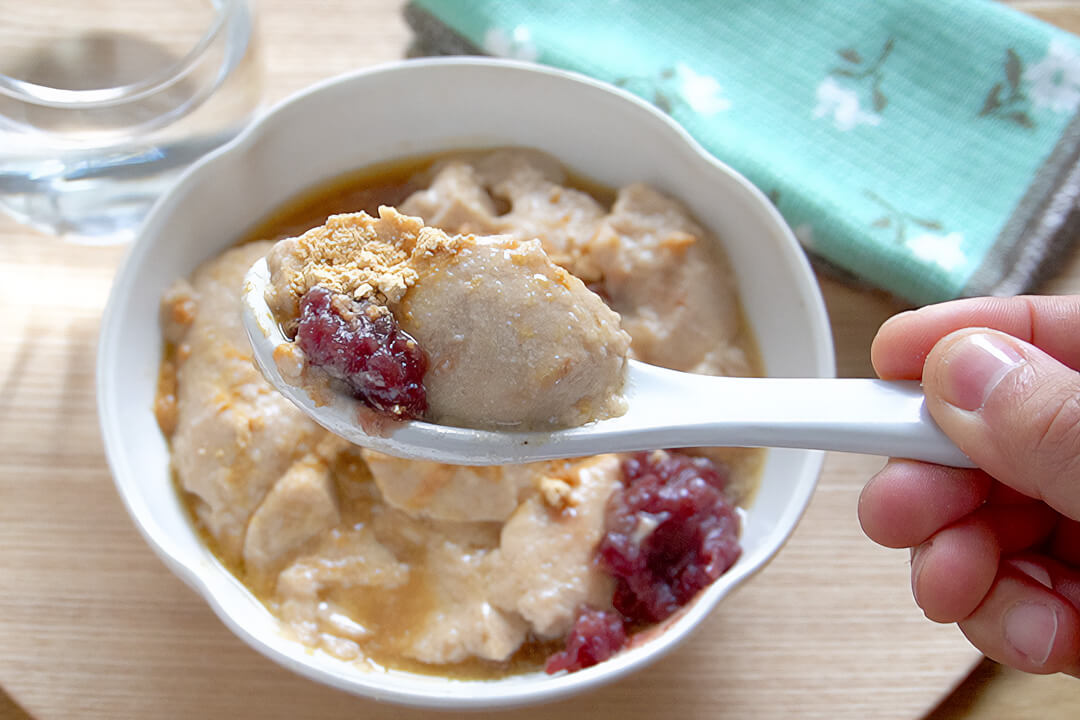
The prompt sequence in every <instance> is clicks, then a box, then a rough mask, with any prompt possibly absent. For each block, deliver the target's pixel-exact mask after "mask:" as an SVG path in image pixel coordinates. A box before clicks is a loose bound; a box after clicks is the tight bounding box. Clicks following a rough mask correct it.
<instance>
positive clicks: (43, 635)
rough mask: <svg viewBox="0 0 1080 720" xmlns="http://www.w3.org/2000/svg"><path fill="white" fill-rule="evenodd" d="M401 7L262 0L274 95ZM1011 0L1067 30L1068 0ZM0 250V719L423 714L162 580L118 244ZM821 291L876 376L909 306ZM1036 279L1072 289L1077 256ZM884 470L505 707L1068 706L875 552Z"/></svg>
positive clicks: (393, 28) (830, 466) (590, 712)
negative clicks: (570, 671)
mask: <svg viewBox="0 0 1080 720" xmlns="http://www.w3.org/2000/svg"><path fill="white" fill-rule="evenodd" d="M400 4H401V3H400V0H319V1H318V2H316V1H315V0H261V3H260V12H261V25H262V27H261V32H262V38H263V43H262V45H263V50H264V53H265V61H266V66H267V95H268V99H269V100H271V101H273V100H277V99H280V98H281V97H283V96H285V95H287V94H288V93H291V92H293V91H295V90H297V89H299V88H301V87H304V86H306V85H308V84H310V83H311V82H313V81H316V80H319V79H321V78H324V77H328V76H330V75H334V74H337V73H339V72H343V71H346V70H349V69H352V68H356V67H361V66H365V65H370V64H373V63H376V62H381V61H386V60H393V59H397V58H400V57H402V56H403V54H404V49H405V47H406V45H407V43H408V39H409V32H408V29H407V28H406V26H405V25H404V23H403V21H402V19H401V15H400ZM1012 4H1014V5H1016V6H1018V7H1020V8H1021V9H1023V10H1025V11H1028V12H1032V13H1034V14H1037V15H1040V16H1041V17H1043V18H1045V19H1048V20H1050V21H1052V22H1056V23H1058V24H1060V25H1062V26H1064V27H1067V28H1068V29H1071V30H1073V31H1078V30H1080V0H1069V1H1067V2H1023V1H1016V2H1013V3H1012ZM86 6H87V8H92V6H93V0H87V4H86ZM0 248H2V250H0V308H2V309H3V313H4V316H5V317H6V318H8V319H7V322H8V326H7V329H6V331H5V332H4V333H3V334H2V335H0V686H2V688H3V691H4V692H0V718H24V717H26V716H27V715H29V716H31V717H33V718H37V719H38V720H54V719H55V720H66V719H67V718H121V719H126V718H150V717H152V718H188V717H200V718H293V717H311V718H316V717H318V718H338V717H340V718H346V717H348V718H355V717H394V718H413V717H423V716H424V714H422V713H418V712H415V711H409V710H404V709H400V708H394V707H390V706H385V705H377V704H374V703H371V702H368V701H365V700H362V699H358V698H354V697H351V696H348V695H345V694H343V693H340V692H338V691H334V690H330V689H327V688H325V687H322V686H320V685H317V684H315V683H313V682H310V681H308V680H305V679H302V678H300V677H297V676H294V675H292V674H290V673H288V672H287V671H285V670H282V669H280V668H278V667H277V666H276V665H274V664H272V663H271V662H270V661H268V660H266V659H264V658H263V657H262V656H260V655H258V654H256V653H255V652H254V651H252V650H250V649H249V648H248V647H247V646H246V645H244V644H243V643H241V642H240V641H239V640H237V639H236V638H235V637H234V636H233V635H231V634H230V633H229V632H228V630H226V629H225V628H224V626H223V625H222V624H221V623H220V622H219V621H218V620H217V618H216V617H215V616H214V615H213V613H212V612H211V611H210V610H209V609H208V607H207V606H206V605H205V603H204V602H203V601H202V600H201V599H200V598H199V597H198V596H196V595H195V594H194V593H193V592H192V591H191V590H189V589H188V588H187V587H186V586H184V585H183V584H182V583H181V582H180V581H179V580H177V579H176V578H175V577H174V576H173V575H171V574H170V573H169V572H168V571H167V570H166V568H165V567H164V566H163V565H162V564H161V562H160V561H158V559H157V558H156V557H155V556H154V555H153V553H152V552H151V551H150V550H149V549H148V548H147V546H146V545H145V543H144V542H143V541H142V539H141V538H140V537H139V535H138V533H137V532H136V531H135V529H134V527H133V526H132V523H131V521H130V520H129V518H128V516H127V515H126V513H125V511H124V509H123V507H122V505H121V503H120V501H119V499H118V497H117V495H116V493H115V491H114V489H113V486H112V482H111V479H110V477H109V472H108V469H107V468H106V465H105V460H104V456H103V452H102V446H101V441H100V438H99V434H98V426H97V418H96V414H95V405H94V385H93V381H94V377H93V375H94V352H95V341H96V334H97V328H98V322H99V317H100V313H101V309H102V307H103V306H104V303H105V300H106V297H107V294H108V290H109V286H110V283H111V280H112V276H113V274H114V272H115V270H116V268H117V265H118V263H119V262H120V260H121V259H122V257H123V255H124V252H125V250H124V248H119V247H105V248H92V247H79V246H75V245H71V244H68V243H65V242H62V241H59V240H56V239H54V238H49V237H45V236H42V235H40V234H38V233H35V232H33V231H31V230H28V229H25V228H23V227H20V226H19V225H17V224H15V223H14V222H12V221H10V220H8V219H6V218H0ZM822 285H823V288H824V292H825V296H826V301H827V304H828V308H829V312H830V315H831V318H832V324H833V330H834V336H835V340H836V347H837V355H838V365H839V367H838V369H839V372H840V374H841V375H843V376H867V375H870V374H871V370H870V365H869V360H868V348H869V344H870V340H871V338H872V337H873V334H874V331H875V330H876V328H877V327H878V325H879V324H880V323H881V322H882V321H883V320H884V319H885V318H886V317H888V316H889V315H891V314H893V313H894V312H897V311H898V310H901V309H903V308H902V306H901V305H899V304H898V303H896V302H895V301H892V300H890V299H889V298H886V297H884V296H882V295H879V294H876V293H870V292H865V291H858V290H853V289H850V288H848V287H845V286H843V285H840V284H838V283H836V282H834V281H832V280H830V279H828V278H822ZM1042 291H1044V292H1047V293H1066V292H1071V293H1077V292H1080V254H1078V255H1075V256H1074V257H1072V258H1071V259H1070V260H1069V262H1068V263H1067V264H1065V265H1064V266H1063V267H1062V268H1061V270H1060V272H1059V273H1058V275H1057V276H1056V277H1054V278H1053V279H1052V280H1051V281H1050V282H1049V283H1048V284H1047V285H1046V286H1045V287H1044V288H1042ZM881 462H882V461H881V460H880V459H879V458H872V457H867V456H859V455H840V454H833V455H830V456H829V457H828V459H827V462H826V465H825V470H824V474H823V476H822V478H821V483H820V490H819V492H818V493H817V494H816V496H815V497H814V499H813V501H812V503H811V506H810V508H809V511H808V512H807V515H806V518H805V519H804V521H803V522H802V524H801V525H800V527H799V528H798V530H797V531H796V533H795V536H794V538H793V539H792V541H791V543H790V544H789V545H788V546H787V547H786V548H785V550H784V551H783V552H782V553H781V555H780V556H779V557H778V558H777V560H776V561H775V562H774V563H773V564H772V565H771V566H770V567H769V568H768V570H767V571H766V572H765V573H764V574H762V575H761V576H760V577H758V578H757V579H756V580H755V581H754V582H752V583H750V584H749V585H748V586H747V587H746V588H744V589H742V590H740V591H739V592H738V593H736V594H735V595H734V596H733V597H732V598H731V599H730V600H729V601H727V602H725V603H724V604H723V605H722V607H721V608H720V609H719V610H718V611H717V612H715V613H714V614H713V615H712V617H711V618H710V619H709V621H708V622H707V623H706V625H705V626H704V628H703V630H702V631H701V632H700V633H699V634H698V635H697V636H696V637H695V638H693V639H692V640H691V641H689V642H688V643H687V644H685V645H684V646H682V647H680V648H679V649H678V650H677V651H676V652H674V653H672V654H671V655H669V656H668V657H666V658H665V659H663V660H662V661H660V662H659V663H658V664H656V665H655V666H653V667H651V668H650V669H648V670H646V671H644V672H641V673H638V674H636V675H635V676H633V677H631V678H628V679H626V680H624V681H622V682H620V683H617V684H615V685H612V686H609V687H607V688H604V689H602V690H600V691H598V692H595V693H591V694H588V695H585V696H582V697H579V698H576V699H572V700H569V701H565V702H562V703H559V704H556V705H554V706H548V707H543V708H534V709H530V710H522V711H517V712H515V713H514V716H515V717H522V718H534V717H535V718H539V717H549V716H552V717H553V716H560V717H563V718H579V717H580V718H584V717H608V716H611V717H620V718H644V717H654V716H657V715H659V714H661V713H664V714H668V715H671V716H674V717H680V718H692V717H717V716H730V717H739V718H790V717H798V718H830V719H832V718H852V719H856V718H858V719H860V720H862V719H864V718H875V719H882V718H897V719H902V720H912V719H914V718H919V717H923V716H925V715H927V713H929V717H931V718H933V719H934V720H949V719H953V720H955V719H959V718H966V719H983V720H986V719H990V718H1023V717H1038V718H1049V719H1050V720H1054V719H1057V718H1061V719H1064V718H1075V717H1076V716H1077V712H1078V708H1080V681H1077V680H1073V679H1071V678H1065V677H1061V676H1053V677H1034V676H1024V675H1021V674H1020V673H1015V672H1012V671H1008V670H1005V669H1002V668H999V667H998V666H996V665H993V664H992V663H989V662H988V661H985V660H982V659H981V657H980V656H979V655H978V653H976V652H975V651H974V650H973V649H972V648H970V646H968V645H967V644H966V642H965V641H964V639H963V637H962V636H961V635H960V633H959V632H958V631H957V630H956V628H955V627H952V626H939V625H935V624H933V623H930V622H929V621H927V620H925V619H924V618H923V617H922V615H921V613H920V612H919V611H918V609H917V608H916V607H915V605H914V603H913V602H912V600H911V598H910V593H909V590H908V559H907V553H906V552H905V551H890V550H884V549H881V548H878V547H876V546H874V545H873V544H872V543H870V542H869V541H868V540H867V539H866V538H865V537H863V536H862V534H861V533H860V531H859V528H858V523H857V521H856V516H855V503H856V499H857V497H858V493H859V489H860V488H861V486H862V484H863V483H864V482H865V480H866V479H867V478H868V477H869V476H870V475H871V474H872V473H873V472H874V471H875V470H876V469H877V468H879V467H880V465H881ZM969 673H970V674H969Z"/></svg>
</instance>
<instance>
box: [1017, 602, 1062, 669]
mask: <svg viewBox="0 0 1080 720" xmlns="http://www.w3.org/2000/svg"><path fill="white" fill-rule="evenodd" d="M1057 630H1058V619H1057V614H1056V613H1055V612H1054V611H1053V610H1052V609H1050V608H1048V607H1046V606H1045V605H1040V604H1038V603H1031V602H1022V603H1017V604H1016V605H1014V606H1013V607H1012V609H1010V610H1009V612H1008V613H1006V615H1005V641H1006V642H1007V643H1009V644H1010V645H1012V647H1013V649H1014V650H1016V651H1017V652H1018V653H1020V654H1021V655H1023V656H1024V657H1025V658H1027V659H1028V660H1030V661H1031V662H1032V663H1033V664H1035V665H1039V666H1041V665H1045V664H1046V661H1047V660H1048V659H1049V658H1050V651H1051V650H1052V649H1053V648H1054V638H1055V637H1056V635H1057Z"/></svg>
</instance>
